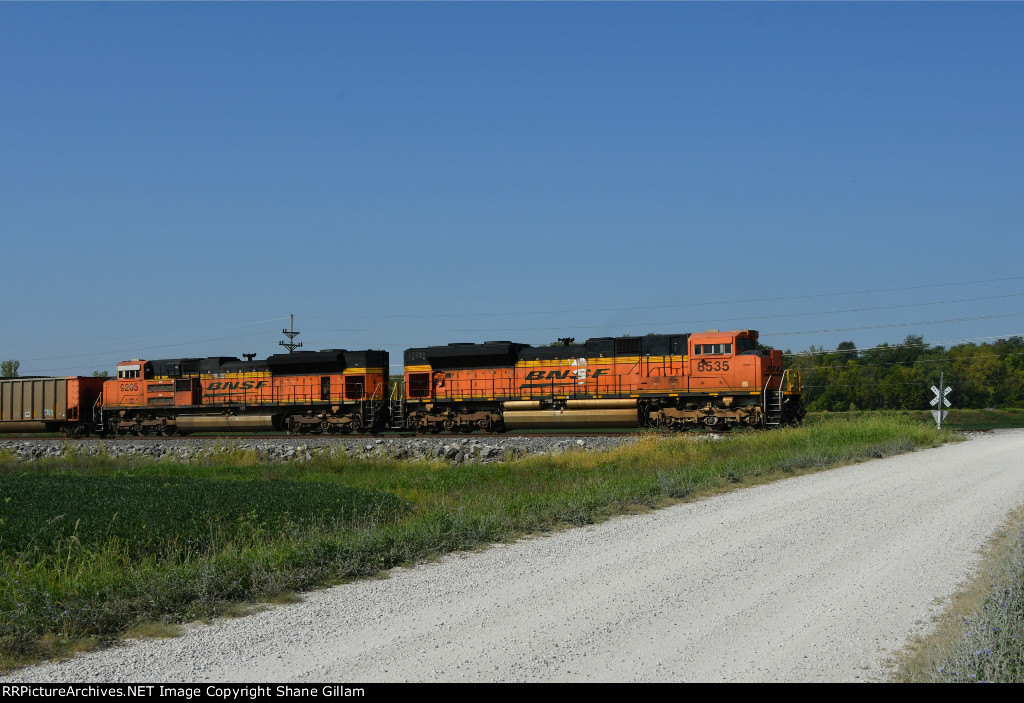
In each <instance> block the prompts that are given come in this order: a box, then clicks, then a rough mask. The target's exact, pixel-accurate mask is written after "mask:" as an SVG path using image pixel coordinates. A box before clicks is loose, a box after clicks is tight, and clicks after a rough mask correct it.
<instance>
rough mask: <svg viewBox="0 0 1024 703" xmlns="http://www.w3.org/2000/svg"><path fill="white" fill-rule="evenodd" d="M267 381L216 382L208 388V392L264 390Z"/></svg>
mask: <svg viewBox="0 0 1024 703" xmlns="http://www.w3.org/2000/svg"><path fill="white" fill-rule="evenodd" d="M265 385H267V382H266V381H214V382H213V383H211V384H210V385H208V386H207V387H206V390H208V391H251V390H254V389H256V388H263V386H265Z"/></svg>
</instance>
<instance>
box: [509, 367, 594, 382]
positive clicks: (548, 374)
mask: <svg viewBox="0 0 1024 703" xmlns="http://www.w3.org/2000/svg"><path fill="white" fill-rule="evenodd" d="M606 373H608V369H598V370H597V371H591V370H590V369H587V371H586V376H585V378H597V377H598V376H603V375H605V374H606ZM577 374H578V372H577V371H574V370H573V369H567V370H566V371H530V372H529V373H528V374H526V380H527V381H553V380H555V379H558V378H569V377H576V378H579V376H578V375H577Z"/></svg>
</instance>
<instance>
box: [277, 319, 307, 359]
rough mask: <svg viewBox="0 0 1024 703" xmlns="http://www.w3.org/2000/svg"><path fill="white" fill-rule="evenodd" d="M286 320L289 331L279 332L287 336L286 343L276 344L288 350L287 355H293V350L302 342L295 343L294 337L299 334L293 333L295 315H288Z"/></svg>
mask: <svg viewBox="0 0 1024 703" xmlns="http://www.w3.org/2000/svg"><path fill="white" fill-rule="evenodd" d="M288 319H289V323H288V327H289V329H286V330H281V331H282V332H284V333H285V334H286V335H287V336H288V341H287V342H278V344H280V345H281V346H282V347H286V348H287V349H288V353H289V354H294V353H295V350H296V349H298V348H299V347H301V346H302V342H296V341H295V337H296V336H297V335H299V334H300V333H299V332H296V331H295V315H289V316H288Z"/></svg>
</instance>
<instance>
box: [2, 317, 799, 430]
mask: <svg viewBox="0 0 1024 703" xmlns="http://www.w3.org/2000/svg"><path fill="white" fill-rule="evenodd" d="M569 341H571V340H569ZM404 362H405V368H404V374H403V377H402V382H401V383H390V382H389V376H388V370H389V359H388V353H387V352H385V351H378V350H366V351H346V350H343V349H326V350H323V351H319V352H296V353H292V354H275V355H272V356H270V357H268V358H267V359H265V360H252V359H249V360H246V361H240V360H239V359H237V358H234V357H211V358H206V359H195V358H189V359H162V360H155V361H153V360H150V361H146V360H140V359H135V360H132V361H125V362H122V363H120V364H118V367H117V377H116V378H111V379H106V380H104V379H96V378H86V377H73V378H55V379H49V378H47V379H38V378H27V379H7V380H2V381H0V431H12V432H25V431H57V430H59V431H62V432H64V433H65V434H70V435H79V434H88V433H90V432H93V431H96V432H101V433H105V434H128V433H131V434H135V435H142V434H150V433H152V434H160V435H171V434H175V433H178V434H189V433H192V432H219V431H269V430H285V431H288V432H292V433H296V434H304V433H313V434H320V433H353V432H355V433H366V432H369V433H376V432H380V431H383V430H387V429H395V430H414V431H416V432H430V433H437V432H441V431H445V432H472V431H474V430H482V431H485V432H503V431H505V430H508V429H523V428H592V427H653V428H663V429H672V430H684V429H690V428H707V429H711V430H715V431H724V430H728V429H731V428H733V427H740V426H746V427H758V428H766V427H772V426H778V425H790V424H796V423H798V422H799V421H800V420H801V418H802V417H803V415H804V409H803V405H802V402H801V389H800V379H799V376H798V375H797V373H796V372H794V371H787V370H786V369H784V368H783V364H782V353H781V352H780V351H779V350H766V349H762V348H760V347H759V345H758V343H757V332H756V331H754V330H736V331H732V332H713V331H712V332H702V333H694V334H679V335H655V334H652V335H647V336H645V337H598V338H594V339H588V340H587V341H586V342H584V343H583V344H572V343H569V344H564V345H561V346H549V347H532V346H529V345H526V344H518V343H514V342H508V341H499V342H484V343H482V344H469V343H466V344H449V345H447V346H436V347H421V348H414V349H408V350H406V352H405V359H404Z"/></svg>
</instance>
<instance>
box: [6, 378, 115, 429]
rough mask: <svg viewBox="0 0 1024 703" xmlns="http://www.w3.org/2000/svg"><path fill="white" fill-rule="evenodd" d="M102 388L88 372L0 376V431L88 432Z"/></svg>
mask: <svg viewBox="0 0 1024 703" xmlns="http://www.w3.org/2000/svg"><path fill="white" fill-rule="evenodd" d="M102 389H103V379H102V378H94V377H91V376H71V377H66V378H36V377H27V378H5V379H0V432H61V433H63V434H64V435H65V436H73V437H77V436H81V435H83V434H89V433H90V432H91V431H92V429H93V425H92V417H93V410H94V409H95V408H96V402H97V400H98V399H99V397H100V394H101V392H102Z"/></svg>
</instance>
